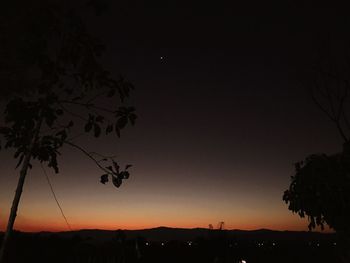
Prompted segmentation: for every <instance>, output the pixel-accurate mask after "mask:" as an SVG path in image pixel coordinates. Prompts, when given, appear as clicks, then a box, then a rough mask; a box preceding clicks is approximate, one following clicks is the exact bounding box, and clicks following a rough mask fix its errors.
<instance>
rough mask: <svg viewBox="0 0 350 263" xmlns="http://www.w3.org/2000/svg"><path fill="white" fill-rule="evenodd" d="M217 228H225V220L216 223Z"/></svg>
mask: <svg viewBox="0 0 350 263" xmlns="http://www.w3.org/2000/svg"><path fill="white" fill-rule="evenodd" d="M217 229H218V230H224V229H225V222H224V221H221V222H219V223H218V228H217Z"/></svg>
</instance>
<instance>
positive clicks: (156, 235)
mask: <svg viewBox="0 0 350 263" xmlns="http://www.w3.org/2000/svg"><path fill="white" fill-rule="evenodd" d="M123 231H124V233H125V235H126V237H127V239H134V238H137V237H143V238H145V239H147V240H149V241H158V242H160V241H171V240H177V241H189V240H194V239H196V238H207V237H209V236H215V235H220V234H221V235H222V234H224V235H225V236H226V237H228V238H231V239H236V240H241V241H247V240H260V241H271V240H275V241H282V240H283V241H322V240H332V239H335V234H332V233H320V232H305V231H274V230H268V229H260V230H252V231H248V230H222V231H221V232H220V230H208V229H205V228H192V229H187V228H170V227H157V228H151V229H142V230H123ZM38 234H39V235H55V236H59V237H63V238H71V237H74V236H78V237H81V238H83V239H89V240H91V241H96V242H99V241H107V240H111V239H113V238H114V237H115V234H116V232H115V231H113V230H98V229H83V230H78V231H69V232H40V233H38Z"/></svg>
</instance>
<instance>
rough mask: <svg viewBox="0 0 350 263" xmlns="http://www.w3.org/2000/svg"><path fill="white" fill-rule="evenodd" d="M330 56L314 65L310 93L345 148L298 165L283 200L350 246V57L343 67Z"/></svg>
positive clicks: (312, 225)
mask: <svg viewBox="0 0 350 263" xmlns="http://www.w3.org/2000/svg"><path fill="white" fill-rule="evenodd" d="M327 54H328V55H327V57H326V58H322V59H321V60H320V62H318V63H317V64H316V65H315V67H314V69H313V74H312V76H311V81H312V82H311V84H309V86H308V90H309V94H310V95H311V98H312V99H313V101H314V103H315V104H316V105H317V106H318V108H319V109H320V110H321V111H322V112H323V113H324V114H325V115H326V116H327V117H328V118H329V119H330V120H331V121H332V122H333V123H334V124H335V127H336V128H337V130H338V132H339V134H340V136H341V137H342V139H343V141H344V144H343V148H342V150H341V151H340V152H339V153H337V154H333V155H327V154H312V155H310V156H307V157H306V158H305V160H304V161H301V162H298V163H296V164H295V175H294V176H292V178H291V179H292V182H291V184H290V186H289V189H288V190H286V191H285V192H284V195H283V200H284V201H285V202H286V203H287V204H288V205H289V206H288V209H289V210H291V211H293V212H295V213H297V214H298V215H299V216H300V217H305V216H307V217H308V220H309V229H310V230H312V229H314V228H316V227H317V226H320V227H321V228H322V229H323V228H324V225H325V224H327V225H329V227H331V228H333V229H334V230H335V231H336V232H337V233H338V234H339V236H340V237H341V239H342V240H343V241H344V244H345V246H349V244H350V223H349V222H350V141H349V139H350V132H349V131H350V119H349V118H348V113H349V106H350V104H349V95H350V81H349V77H350V74H349V71H350V57H348V58H347V59H346V61H345V63H344V64H341V62H340V61H339V60H336V62H334V60H332V59H331V56H330V55H329V54H330V53H329V52H327ZM347 249H348V248H347ZM348 256H349V255H348Z"/></svg>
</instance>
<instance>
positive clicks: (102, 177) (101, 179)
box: [100, 174, 108, 184]
mask: <svg viewBox="0 0 350 263" xmlns="http://www.w3.org/2000/svg"><path fill="white" fill-rule="evenodd" d="M100 182H101V183H102V184H106V183H107V182H108V174H103V175H101V178H100Z"/></svg>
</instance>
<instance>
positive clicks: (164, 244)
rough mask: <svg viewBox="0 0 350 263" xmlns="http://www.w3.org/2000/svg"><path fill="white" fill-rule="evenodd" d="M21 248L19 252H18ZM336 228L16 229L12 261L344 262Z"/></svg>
mask: <svg viewBox="0 0 350 263" xmlns="http://www.w3.org/2000/svg"><path fill="white" fill-rule="evenodd" d="M19 251H20V252H19ZM337 252H338V248H337V237H336V236H335V235H334V234H321V233H310V232H278V231H269V230H258V231H240V230H233V231H225V230H221V231H220V230H208V229H170V228H156V229H149V230H140V231H138V230H137V231H102V230H83V231H76V232H61V233H44V232H43V233H35V234H34V233H21V232H15V234H14V238H13V241H12V242H11V244H10V246H9V253H10V254H11V255H12V260H11V262H18V263H20V262H57V263H58V262H60V263H61V262H75V263H79V262H101V263H107V262H208V263H209V262H239V261H240V260H245V261H246V262H248V263H252V262H276V263H277V262H287V263H288V262H291V263H292V262H293V263H299V262H300V263H302V262H334V263H337V262H340V261H339V259H338V256H337Z"/></svg>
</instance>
